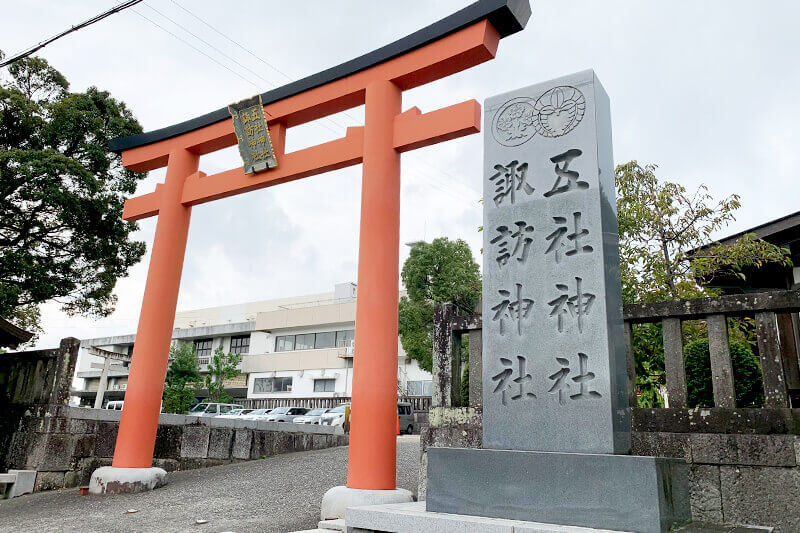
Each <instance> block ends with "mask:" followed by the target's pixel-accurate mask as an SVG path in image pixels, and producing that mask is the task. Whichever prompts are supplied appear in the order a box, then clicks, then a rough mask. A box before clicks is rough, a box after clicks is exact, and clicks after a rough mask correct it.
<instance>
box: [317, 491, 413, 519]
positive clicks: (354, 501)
mask: <svg viewBox="0 0 800 533" xmlns="http://www.w3.org/2000/svg"><path fill="white" fill-rule="evenodd" d="M412 501H414V495H413V494H412V493H411V492H410V491H407V490H405V489H394V490H366V489H351V488H348V487H344V486H338V487H333V488H332V489H330V490H328V492H326V493H325V496H323V497H322V509H321V511H320V518H321V519H322V520H334V519H337V518H344V519H345V520H346V519H347V517H346V516H345V510H346V509H347V508H348V507H356V506H364V505H380V504H385V503H407V502H412Z"/></svg>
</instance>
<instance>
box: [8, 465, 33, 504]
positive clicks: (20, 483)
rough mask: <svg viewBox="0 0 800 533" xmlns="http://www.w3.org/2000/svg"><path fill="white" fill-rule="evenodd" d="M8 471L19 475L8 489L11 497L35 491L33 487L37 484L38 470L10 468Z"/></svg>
mask: <svg viewBox="0 0 800 533" xmlns="http://www.w3.org/2000/svg"><path fill="white" fill-rule="evenodd" d="M8 473H9V474H14V475H16V476H17V479H16V481H14V484H13V485H12V486H11V489H10V490H9V491H8V497H9V498H15V497H17V496H22V495H23V494H32V493H33V489H34V487H35V486H36V470H9V471H8Z"/></svg>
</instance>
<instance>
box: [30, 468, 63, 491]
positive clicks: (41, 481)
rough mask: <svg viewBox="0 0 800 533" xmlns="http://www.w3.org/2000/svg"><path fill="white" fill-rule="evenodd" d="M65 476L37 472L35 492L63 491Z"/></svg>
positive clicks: (57, 473) (61, 473)
mask: <svg viewBox="0 0 800 533" xmlns="http://www.w3.org/2000/svg"><path fill="white" fill-rule="evenodd" d="M65 474H66V473H65V472H37V473H36V484H35V485H34V491H35V492H41V491H43V490H57V489H63V488H64V476H65Z"/></svg>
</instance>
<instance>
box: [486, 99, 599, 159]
mask: <svg viewBox="0 0 800 533" xmlns="http://www.w3.org/2000/svg"><path fill="white" fill-rule="evenodd" d="M585 113H586V99H585V98H584V97H583V93H581V92H580V91H579V90H578V89H576V88H575V87H571V86H568V85H563V86H559V87H553V88H552V89H550V90H548V91H547V92H545V93H544V94H543V95H542V96H540V97H539V98H538V99H537V100H536V101H534V99H533V98H527V97H517V98H512V99H511V100H509V101H508V102H506V103H504V104H503V105H502V106H500V109H498V110H497V112H496V113H495V115H494V118H493V119H492V136H493V137H494V139H495V140H496V141H497V142H498V143H500V144H502V145H503V146H519V145H520V144H523V143H525V142H527V141H529V140H530V139H532V138H533V136H534V135H536V134H537V133H538V134H539V135H541V136H542V137H561V136H562V135H566V134H567V133H569V132H570V131H572V130H573V129H575V127H576V126H577V125H578V124H579V123H580V121H581V120H582V119H583V115H584V114H585Z"/></svg>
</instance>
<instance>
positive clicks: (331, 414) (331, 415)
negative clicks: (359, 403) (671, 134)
mask: <svg viewBox="0 0 800 533" xmlns="http://www.w3.org/2000/svg"><path fill="white" fill-rule="evenodd" d="M349 405H350V404H349V403H343V404H341V405H337V406H336V407H334V408H333V409H331V410H330V411H328V412H327V413H325V414H324V415H320V417H319V423H320V425H321V426H341V425H344V412H345V409H347V407H349Z"/></svg>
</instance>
